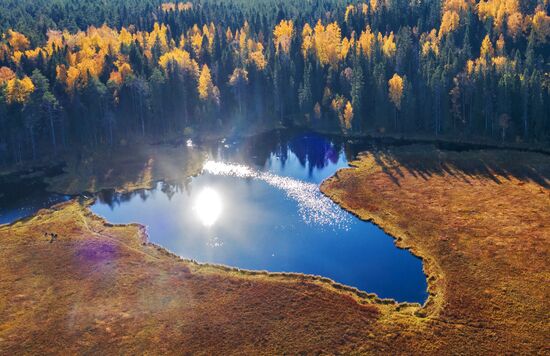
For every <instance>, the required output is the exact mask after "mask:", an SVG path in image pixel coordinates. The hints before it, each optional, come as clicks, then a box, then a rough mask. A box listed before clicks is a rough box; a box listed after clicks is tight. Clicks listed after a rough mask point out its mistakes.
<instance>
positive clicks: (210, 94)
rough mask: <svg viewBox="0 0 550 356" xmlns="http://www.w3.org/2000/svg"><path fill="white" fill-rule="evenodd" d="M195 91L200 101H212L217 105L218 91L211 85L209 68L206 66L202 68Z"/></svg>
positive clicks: (218, 99)
mask: <svg viewBox="0 0 550 356" xmlns="http://www.w3.org/2000/svg"><path fill="white" fill-rule="evenodd" d="M197 90H198V92H199V98H200V99H201V100H203V101H212V102H214V103H216V104H218V105H219V103H220V90H219V89H218V87H216V86H215V85H214V84H213V83H212V75H211V73H210V68H208V66H207V65H206V64H205V65H203V66H202V69H201V74H200V76H199V82H198V87H197Z"/></svg>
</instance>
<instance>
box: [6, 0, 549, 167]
mask: <svg viewBox="0 0 550 356" xmlns="http://www.w3.org/2000/svg"><path fill="white" fill-rule="evenodd" d="M2 9H3V11H2V12H1V13H0V33H2V35H1V37H0V164H13V163H20V162H24V161H29V160H33V159H38V158H40V157H45V156H50V155H55V154H57V153H59V152H62V151H63V150H66V149H68V148H70V147H74V146H76V145H78V146H86V147H96V146H99V145H117V144H118V143H120V142H121V141H123V140H127V139H129V138H135V137H142V136H143V137H164V136H166V135H174V134H177V135H190V134H192V133H197V132H203V131H206V130H209V131H214V132H215V131H217V130H219V131H223V130H234V131H237V132H239V131H242V132H244V131H246V130H248V129H250V128H261V127H266V128H269V127H275V126H278V125H284V126H301V127H311V128H313V129H319V130H324V131H331V132H341V133H344V134H363V133H369V132H371V133H372V132H375V133H379V134H399V135H405V136H406V135H426V136H430V137H439V136H444V137H447V138H451V139H456V140H474V139H476V140H480V139H481V140H487V141H494V142H497V141H499V142H500V141H504V142H523V143H526V144H537V145H547V144H548V142H549V140H550V74H549V72H550V68H549V57H550V45H549V43H550V16H549V15H548V13H549V9H550V3H549V2H548V0H522V1H520V0H483V1H477V0H443V1H410V0H368V1H366V2H363V1H349V2H343V1H337V0H307V1H305V0H286V1H275V0H253V1H246V0H203V1H193V2H175V3H167V2H161V1H156V0H142V1H138V0H119V1H109V2H104V1H99V0H91V1H70V0H53V1H46V0H4V1H3V5H2Z"/></svg>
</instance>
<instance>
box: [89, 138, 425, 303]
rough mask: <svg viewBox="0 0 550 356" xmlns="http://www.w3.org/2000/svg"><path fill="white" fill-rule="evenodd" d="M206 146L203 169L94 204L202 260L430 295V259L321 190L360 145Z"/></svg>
mask: <svg viewBox="0 0 550 356" xmlns="http://www.w3.org/2000/svg"><path fill="white" fill-rule="evenodd" d="M193 145H195V144H194V143H192V142H190V141H188V142H187V143H186V146H193ZM200 146H201V149H206V150H207V151H208V153H209V159H208V161H207V162H206V164H205V166H204V170H203V173H202V174H200V175H199V176H197V177H193V178H190V179H187V180H186V181H184V182H178V183H177V184H168V183H165V182H158V183H157V184H156V186H155V187H154V189H150V190H140V191H136V192H132V193H129V194H116V193H113V192H112V191H104V192H102V193H100V194H98V195H97V199H96V202H95V203H94V204H93V205H92V207H91V209H92V211H93V212H94V213H95V214H98V215H100V216H103V217H105V218H106V219H107V220H108V221H110V222H112V223H131V222H137V223H140V224H143V225H145V226H146V227H147V232H148V234H149V241H150V242H153V243H155V244H158V245H160V246H162V247H164V248H166V249H168V250H170V251H172V252H174V253H175V254H177V255H179V256H181V257H183V258H187V259H193V260H196V261H198V262H208V263H215V264H224V265H228V266H233V267H239V268H243V269H251V270H266V271H271V272H297V273H305V274H312V275H320V276H324V277H328V278H331V279H333V280H334V281H336V282H339V283H342V284H346V285H349V286H353V287H356V288H358V289H360V290H363V291H366V292H373V293H376V294H377V295H378V296H380V297H383V298H394V299H396V300H397V301H408V302H418V303H423V302H424V301H425V300H426V298H427V291H426V278H425V276H424V274H423V272H422V263H421V260H420V259H418V258H416V257H415V256H413V255H412V254H411V253H410V252H409V251H406V250H402V249H399V248H397V247H396V246H395V244H394V240H393V238H392V237H391V236H388V235H387V234H386V233H384V232H383V231H382V230H381V229H380V228H378V227H377V226H375V225H374V224H372V223H369V222H364V221H362V220H360V219H358V218H356V217H355V216H353V215H351V214H349V213H347V212H346V211H344V210H342V209H341V208H340V207H339V206H338V205H337V204H335V203H333V202H332V201H331V200H330V199H328V198H327V197H325V196H324V195H323V194H322V193H321V192H320V191H319V184H320V183H321V182H322V181H323V180H324V179H326V178H328V177H330V176H331V175H333V174H334V173H335V172H336V171H337V170H338V169H341V168H345V167H347V166H348V159H350V158H352V157H353V156H354V153H355V152H357V150H358V149H359V148H358V147H356V146H355V145H350V144H347V143H343V142H340V140H339V139H337V138H332V139H331V138H327V137H324V136H321V135H318V134H314V133H303V132H302V133H282V132H275V133H270V134H267V135H261V136H258V137H254V138H250V139H243V140H232V139H223V140H220V141H217V142H208V143H206V142H203V143H200ZM361 149H364V147H361ZM371 149H375V147H371Z"/></svg>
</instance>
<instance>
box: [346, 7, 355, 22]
mask: <svg viewBox="0 0 550 356" xmlns="http://www.w3.org/2000/svg"><path fill="white" fill-rule="evenodd" d="M356 12H357V10H356V9H355V6H353V5H352V4H350V5H348V6H347V7H346V13H345V14H344V21H345V22H348V21H349V17H350V16H351V15H354V14H355V13H356Z"/></svg>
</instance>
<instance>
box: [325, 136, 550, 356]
mask: <svg viewBox="0 0 550 356" xmlns="http://www.w3.org/2000/svg"><path fill="white" fill-rule="evenodd" d="M352 166H353V167H354V168H350V169H345V170H342V171H339V172H338V173H337V174H336V176H335V177H333V178H331V179H329V180H327V181H326V182H324V183H323V185H322V187H321V189H322V191H323V192H324V193H325V194H327V195H328V196H330V197H331V198H332V199H334V200H335V201H336V202H338V203H339V204H341V206H343V207H344V208H345V209H347V210H349V211H351V212H353V213H355V214H357V215H358V216H359V217H361V218H362V219H365V220H371V221H373V222H374V223H376V224H378V225H380V226H381V227H382V228H383V229H384V230H386V231H388V232H389V233H390V234H392V235H393V236H395V237H396V238H397V244H398V246H400V247H403V248H409V249H411V250H412V251H413V253H415V254H416V255H417V256H419V257H421V258H422V259H423V260H424V270H425V272H426V274H427V275H428V286H429V291H430V294H431V296H430V299H429V300H428V302H427V303H426V306H425V308H424V309H423V310H422V313H423V314H425V315H426V317H427V318H429V319H432V320H438V321H440V322H443V323H446V324H447V325H448V326H449V327H448V328H447V329H445V330H444V331H437V330H434V329H429V330H427V331H426V332H427V333H428V334H432V333H436V334H439V336H440V340H441V341H443V340H446V341H445V342H446V343H447V344H448V345H447V347H448V351H460V352H462V351H466V352H468V353H476V351H483V350H485V351H487V352H491V353H492V352H496V353H507V352H519V353H522V352H523V353H527V352H529V353H531V352H543V351H546V352H548V351H549V350H548V349H547V348H546V347H547V346H548V345H547V342H545V338H546V336H547V335H548V332H549V331H550V325H549V324H548V320H547V316H548V312H549V309H548V304H547V298H548V295H549V293H550V288H549V287H548V281H549V280H550V268H549V267H548V258H549V256H550V253H549V250H548V248H549V246H550V224H549V222H550V190H549V184H550V158H549V157H548V156H546V155H542V154H535V153H522V152H516V151H506V150H504V151H500V150H498V151H496V150H492V151H464V152H450V151H440V150H437V149H435V148H433V147H432V146H421V145H416V146H408V147H401V148H394V149H386V150H382V151H379V152H370V153H366V154H363V155H362V156H361V157H360V158H359V159H358V160H357V161H355V162H353V164H352ZM468 327H471V328H475V330H478V331H476V332H472V329H470V330H467V328H468ZM484 346H485V347H486V348H485V349H484Z"/></svg>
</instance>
